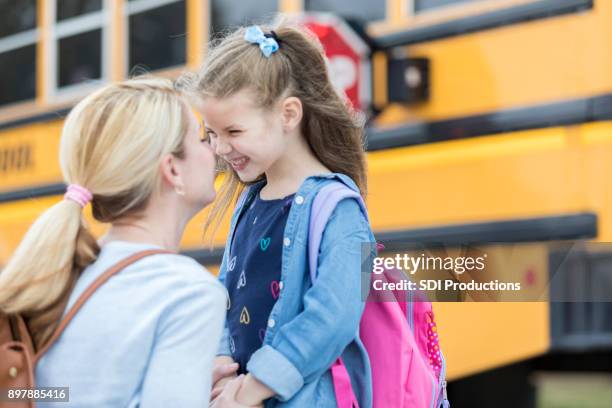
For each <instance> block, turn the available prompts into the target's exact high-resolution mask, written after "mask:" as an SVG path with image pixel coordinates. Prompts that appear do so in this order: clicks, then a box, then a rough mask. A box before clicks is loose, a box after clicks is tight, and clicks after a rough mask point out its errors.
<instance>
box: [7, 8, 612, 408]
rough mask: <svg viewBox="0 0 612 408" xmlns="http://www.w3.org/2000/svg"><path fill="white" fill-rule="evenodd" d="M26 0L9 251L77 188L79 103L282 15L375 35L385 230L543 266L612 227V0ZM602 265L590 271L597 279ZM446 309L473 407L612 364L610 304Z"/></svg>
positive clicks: (605, 235)
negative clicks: (487, 248)
mask: <svg viewBox="0 0 612 408" xmlns="http://www.w3.org/2000/svg"><path fill="white" fill-rule="evenodd" d="M15 3H18V5H17V6H14V7H13V6H2V7H9V8H10V7H13V8H11V9H10V10H6V11H7V12H4V11H5V10H0V16H1V17H0V20H3V21H0V27H8V28H5V29H0V265H1V264H2V263H4V262H6V260H7V259H8V258H9V257H10V254H11V253H12V251H13V250H14V248H15V246H16V244H17V242H18V241H19V239H20V237H21V236H22V234H23V233H24V231H25V230H26V229H27V227H28V225H29V224H30V223H31V222H32V220H33V219H34V218H35V217H36V216H37V215H38V214H39V213H40V212H41V211H42V210H43V209H45V208H47V207H48V206H49V205H51V204H52V203H54V202H56V201H57V200H59V199H60V198H61V194H62V193H63V191H64V188H65V187H64V185H63V184H62V180H61V174H60V171H59V166H58V163H57V151H58V141H59V134H60V130H61V126H62V118H63V117H64V116H65V114H66V113H67V112H68V110H69V109H70V107H71V106H73V105H74V103H75V102H76V101H77V100H79V98H81V97H82V96H83V95H85V94H87V93H88V92H89V91H91V90H92V89H94V88H96V87H97V86H99V85H100V84H101V83H107V82H110V81H116V80H122V79H124V78H127V77H128V76H129V75H130V74H132V73H135V72H138V71H139V70H146V71H152V72H154V73H156V74H160V75H167V76H171V77H172V76H176V75H178V74H179V73H180V72H181V71H183V70H185V69H193V68H195V67H197V66H198V65H199V64H200V63H201V62H202V61H203V60H204V58H205V50H206V44H207V42H208V40H210V39H211V37H212V36H213V34H211V33H215V32H219V31H222V30H224V29H226V28H228V27H231V26H234V25H238V24H244V23H246V22H250V21H261V20H265V19H266V18H268V17H269V16H271V15H273V14H274V13H276V12H279V11H280V12H286V13H303V12H311V11H325V12H331V13H334V14H335V15H337V16H340V17H342V18H343V19H344V20H345V21H347V22H348V23H349V24H350V25H351V26H352V27H353V28H355V29H356V30H357V31H358V32H359V33H360V34H361V35H362V37H363V38H364V41H365V42H366V43H367V44H368V46H369V49H370V54H369V58H370V62H371V82H372V84H371V90H372V92H371V95H372V97H371V105H370V109H369V111H368V114H369V117H370V119H369V121H368V127H367V149H368V167H369V195H368V199H367V204H368V208H369V212H370V217H371V221H372V224H373V227H374V230H375V233H376V235H377V237H378V239H379V240H382V241H387V242H420V241H423V240H433V241H436V240H439V241H445V242H455V243H462V242H477V243H482V244H487V243H493V242H494V243H501V244H505V243H506V244H512V248H513V250H518V251H524V253H525V254H527V255H525V256H526V257H527V258H528V260H529V265H526V268H529V271H530V273H531V274H532V275H531V276H532V277H533V274H535V276H537V277H539V278H540V279H544V280H545V279H547V276H548V274H549V273H550V270H549V269H550V265H549V263H550V254H549V253H548V252H547V250H546V249H545V248H546V247H545V246H542V245H541V244H542V243H545V242H548V241H551V240H570V239H587V240H594V241H600V242H606V241H610V240H612V201H611V200H612V189H611V188H610V186H611V184H610V183H608V178H609V175H610V174H612V171H611V170H612V169H611V168H610V166H612V164H610V163H611V161H610V160H609V158H610V157H612V156H611V154H610V153H612V122H611V121H610V120H611V119H612V74H611V73H612V57H611V55H612V54H611V53H610V52H609V50H610V49H612V3H611V2H609V1H604V0H478V1H474V0H472V1H469V0H386V1H382V0H380V1H369V0H351V1H340V0H334V1H312V0H311V1H309V0H265V1H264V0H260V1H258V2H257V3H256V4H255V2H252V4H251V2H237V1H236V2H230V1H221V0H209V1H207V0H129V1H127V0H125V1H124V0H97V1H96V0H84V1H80V2H72V3H74V4H73V5H72V6H65V5H62V4H61V2H56V1H50V0H49V1H46V0H24V1H20V2H15ZM75 4H77V5H75ZM16 16H21V17H22V18H16ZM24 16H25V17H24ZM4 20H6V21H4ZM203 217H204V214H201V215H200V216H198V217H197V219H196V220H194V221H193V222H192V223H191V224H190V225H189V227H188V230H187V233H186V236H185V238H184V241H183V244H182V249H183V250H184V252H185V253H186V254H188V255H191V256H193V257H195V258H196V259H198V260H199V261H200V262H202V263H203V264H206V265H207V266H209V267H211V269H212V270H215V269H216V265H217V264H218V262H219V260H220V256H221V254H222V250H223V248H222V246H223V243H224V236H225V235H226V234H227V226H225V227H224V228H222V229H221V230H220V231H219V233H218V234H217V236H216V237H215V239H214V249H212V250H209V249H205V246H204V243H203V242H202V236H201V235H202V234H201V225H202V221H203ZM95 228H96V230H97V231H99V232H101V231H102V227H101V226H95ZM501 250H502V251H503V249H501ZM606 259H607V258H606ZM583 262H584V266H585V268H584V270H585V271H586V272H583V273H582V274H580V275H577V276H579V279H583V280H584V281H587V280H589V282H592V279H597V276H595V275H593V274H591V273H588V270H589V266H591V264H592V263H593V262H595V261H594V260H593V259H592V258H590V257H589V256H588V255H587V256H585V257H584V259H583ZM598 262H601V261H598ZM517 279H519V280H520V279H523V276H519V277H517ZM595 284H597V282H595ZM601 284H602V285H604V284H608V285H609V284H610V283H606V282H604V281H602V282H601ZM434 309H435V312H436V318H437V321H438V326H439V327H440V337H441V343H442V348H443V350H444V352H445V355H446V359H447V364H448V368H447V370H448V373H447V374H448V378H449V380H450V393H451V401H453V400H454V402H455V404H456V406H470V407H480V406H491V405H490V401H492V400H495V401H496V402H495V406H497V407H499V406H508V407H515V406H531V405H533V404H534V402H533V386H532V385H531V384H530V383H529V381H528V375H529V374H530V373H532V372H533V371H534V370H538V369H542V368H544V369H572V370H580V369H596V368H597V367H599V366H600V365H603V364H604V361H606V360H605V359H608V361H609V358H610V352H611V350H612V318H611V317H610V316H611V315H612V308H611V307H610V303H567V304H555V303H549V302H531V303H526V302H523V303H503V302H497V303H450V302H449V303H436V304H435V305H434ZM608 369H609V368H608ZM473 390H476V391H474V392H473ZM500 390H502V391H503V395H504V397H503V398H500V394H499V393H500ZM518 401H520V404H523V405H520V404H519V402H518ZM529 404H531V405H529Z"/></svg>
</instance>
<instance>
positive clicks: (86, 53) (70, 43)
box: [58, 29, 102, 88]
mask: <svg viewBox="0 0 612 408" xmlns="http://www.w3.org/2000/svg"><path fill="white" fill-rule="evenodd" d="M101 44H102V30H100V29H97V30H92V31H88V32H85V33H79V34H77V35H73V36H70V37H65V38H62V39H60V40H59V42H58V60H59V62H60V66H59V77H58V84H59V87H60V88H61V87H65V86H68V85H74V84H79V83H81V82H84V81H87V80H89V79H99V78H100V77H101V65H102V60H101V54H102V49H101Z"/></svg>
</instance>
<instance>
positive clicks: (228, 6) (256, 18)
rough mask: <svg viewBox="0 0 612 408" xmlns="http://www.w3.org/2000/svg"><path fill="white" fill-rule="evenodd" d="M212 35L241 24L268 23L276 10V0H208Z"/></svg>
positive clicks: (214, 35)
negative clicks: (239, 0) (234, 0)
mask: <svg viewBox="0 0 612 408" xmlns="http://www.w3.org/2000/svg"><path fill="white" fill-rule="evenodd" d="M210 7H211V33H212V37H216V36H219V35H221V34H223V33H224V32H227V31H228V30H231V29H232V28H236V27H237V26H241V25H249V24H261V23H268V22H270V21H271V20H272V18H273V17H274V15H275V13H277V12H278V0H259V1H241V2H238V1H236V2H233V1H227V0H210Z"/></svg>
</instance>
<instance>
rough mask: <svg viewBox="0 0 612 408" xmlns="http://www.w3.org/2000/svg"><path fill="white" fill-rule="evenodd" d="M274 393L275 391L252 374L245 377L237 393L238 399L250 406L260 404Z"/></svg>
mask: <svg viewBox="0 0 612 408" xmlns="http://www.w3.org/2000/svg"><path fill="white" fill-rule="evenodd" d="M274 395H275V393H274V391H272V390H271V389H269V388H268V387H266V386H265V385H264V384H263V383H262V382H260V381H259V380H257V378H255V377H253V376H252V375H251V374H247V375H246V377H244V381H243V383H242V387H240V390H239V391H238V394H236V401H238V402H240V403H241V404H245V405H248V406H259V405H262V404H263V402H264V401H265V400H267V399H268V398H270V397H273V396H274Z"/></svg>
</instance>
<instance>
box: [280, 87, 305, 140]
mask: <svg viewBox="0 0 612 408" xmlns="http://www.w3.org/2000/svg"><path fill="white" fill-rule="evenodd" d="M281 115H282V119H283V129H284V130H285V131H286V132H289V131H292V130H294V129H295V128H297V127H298V126H299V125H300V122H301V121H302V117H303V115H304V112H303V109H302V101H300V98H296V97H295V96H290V97H288V98H285V100H284V101H283V103H282V106H281Z"/></svg>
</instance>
